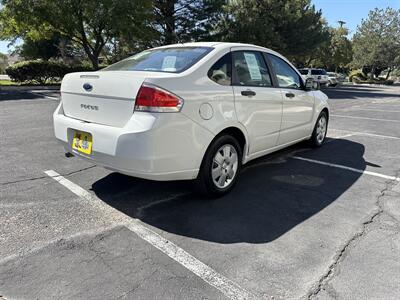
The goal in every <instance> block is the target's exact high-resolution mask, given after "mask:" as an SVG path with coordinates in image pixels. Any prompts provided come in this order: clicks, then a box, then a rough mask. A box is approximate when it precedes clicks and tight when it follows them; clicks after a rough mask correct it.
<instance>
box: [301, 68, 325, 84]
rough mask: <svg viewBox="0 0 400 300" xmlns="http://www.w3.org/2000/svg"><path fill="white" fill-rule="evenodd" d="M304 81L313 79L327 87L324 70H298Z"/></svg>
mask: <svg viewBox="0 0 400 300" xmlns="http://www.w3.org/2000/svg"><path fill="white" fill-rule="evenodd" d="M299 71H300V73H301V75H303V78H304V79H307V78H313V79H314V81H316V82H318V83H319V84H320V85H328V83H329V76H328V74H327V73H326V71H325V70H324V69H313V68H305V69H300V70H299Z"/></svg>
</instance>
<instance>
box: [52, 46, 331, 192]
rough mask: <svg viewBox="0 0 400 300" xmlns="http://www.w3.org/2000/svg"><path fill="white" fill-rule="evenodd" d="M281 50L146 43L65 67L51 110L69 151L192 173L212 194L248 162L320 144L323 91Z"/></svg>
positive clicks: (112, 165) (129, 170)
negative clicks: (95, 63)
mask: <svg viewBox="0 0 400 300" xmlns="http://www.w3.org/2000/svg"><path fill="white" fill-rule="evenodd" d="M313 87H314V82H313V80H312V79H311V78H310V79H303V78H302V76H301V74H300V73H299V72H298V71H297V69H296V68H295V67H294V66H293V65H292V64H291V63H290V62H289V61H288V60H287V59H286V58H284V57H283V56H282V55H280V54H279V53H276V52H274V51H272V50H269V49H267V48H263V47H259V46H254V45H246V44H236V43H217V42H215V43H187V44H178V45H168V46H164V47H159V48H154V49H150V50H146V51H144V52H141V53H139V54H136V55H134V56H132V57H129V58H127V59H125V60H122V61H120V62H117V63H115V64H113V65H111V66H109V67H107V68H105V69H102V70H100V71H96V72H83V73H71V74H67V75H66V76H65V77H64V79H63V81H62V85H61V101H60V104H59V106H58V107H57V109H56V111H55V113H54V116H53V117H54V129H55V136H56V138H57V139H58V140H59V141H60V142H61V143H62V144H63V146H64V148H65V151H66V153H68V154H72V155H75V156H77V157H80V158H82V159H85V160H89V161H91V162H93V163H95V164H98V165H101V166H104V167H105V168H108V169H110V170H113V171H116V172H120V173H123V174H127V175H130V176H135V177H139V178H145V179H150V180H159V181H165V180H195V182H196V186H197V187H198V189H199V190H200V191H201V192H203V193H206V194H209V195H214V196H219V195H223V194H225V193H227V192H229V191H231V190H232V189H233V187H234V186H235V183H236V182H237V180H238V176H239V173H240V170H241V168H242V166H243V165H244V164H246V163H248V162H249V161H251V160H253V159H255V158H258V157H261V156H264V155H266V154H269V153H271V152H274V151H277V150H279V149H282V148H285V147H287V146H289V145H292V144H295V143H298V142H300V141H304V140H309V142H310V143H311V144H312V145H313V146H316V147H319V146H321V145H322V144H323V142H324V140H325V136H326V132H327V127H328V120H329V107H328V103H327V96H326V95H325V94H324V93H322V92H321V91H319V90H315V89H314V88H313Z"/></svg>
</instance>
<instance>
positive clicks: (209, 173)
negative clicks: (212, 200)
mask: <svg viewBox="0 0 400 300" xmlns="http://www.w3.org/2000/svg"><path fill="white" fill-rule="evenodd" d="M241 167H242V150H241V147H240V145H239V143H238V141H237V140H236V139H235V138H234V137H232V136H230V135H223V136H220V137H217V138H216V139H215V140H214V141H213V143H212V144H211V145H210V147H209V148H208V150H207V152H206V154H205V156H204V159H203V162H202V164H201V167H200V171H199V175H198V177H197V181H196V187H197V190H198V191H199V192H200V193H201V194H205V195H208V196H214V197H218V196H222V195H224V194H226V193H228V192H230V191H231V190H232V189H233V187H234V186H235V184H236V182H237V178H238V176H239V173H240V170H241Z"/></svg>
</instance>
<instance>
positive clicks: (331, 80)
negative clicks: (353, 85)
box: [327, 72, 339, 86]
mask: <svg viewBox="0 0 400 300" xmlns="http://www.w3.org/2000/svg"><path fill="white" fill-rule="evenodd" d="M327 74H328V86H337V85H338V84H339V78H338V75H337V74H336V73H335V72H327Z"/></svg>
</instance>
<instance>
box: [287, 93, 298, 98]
mask: <svg viewBox="0 0 400 300" xmlns="http://www.w3.org/2000/svg"><path fill="white" fill-rule="evenodd" d="M295 96H296V95H295V94H293V93H286V97H288V98H294V97H295Z"/></svg>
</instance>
